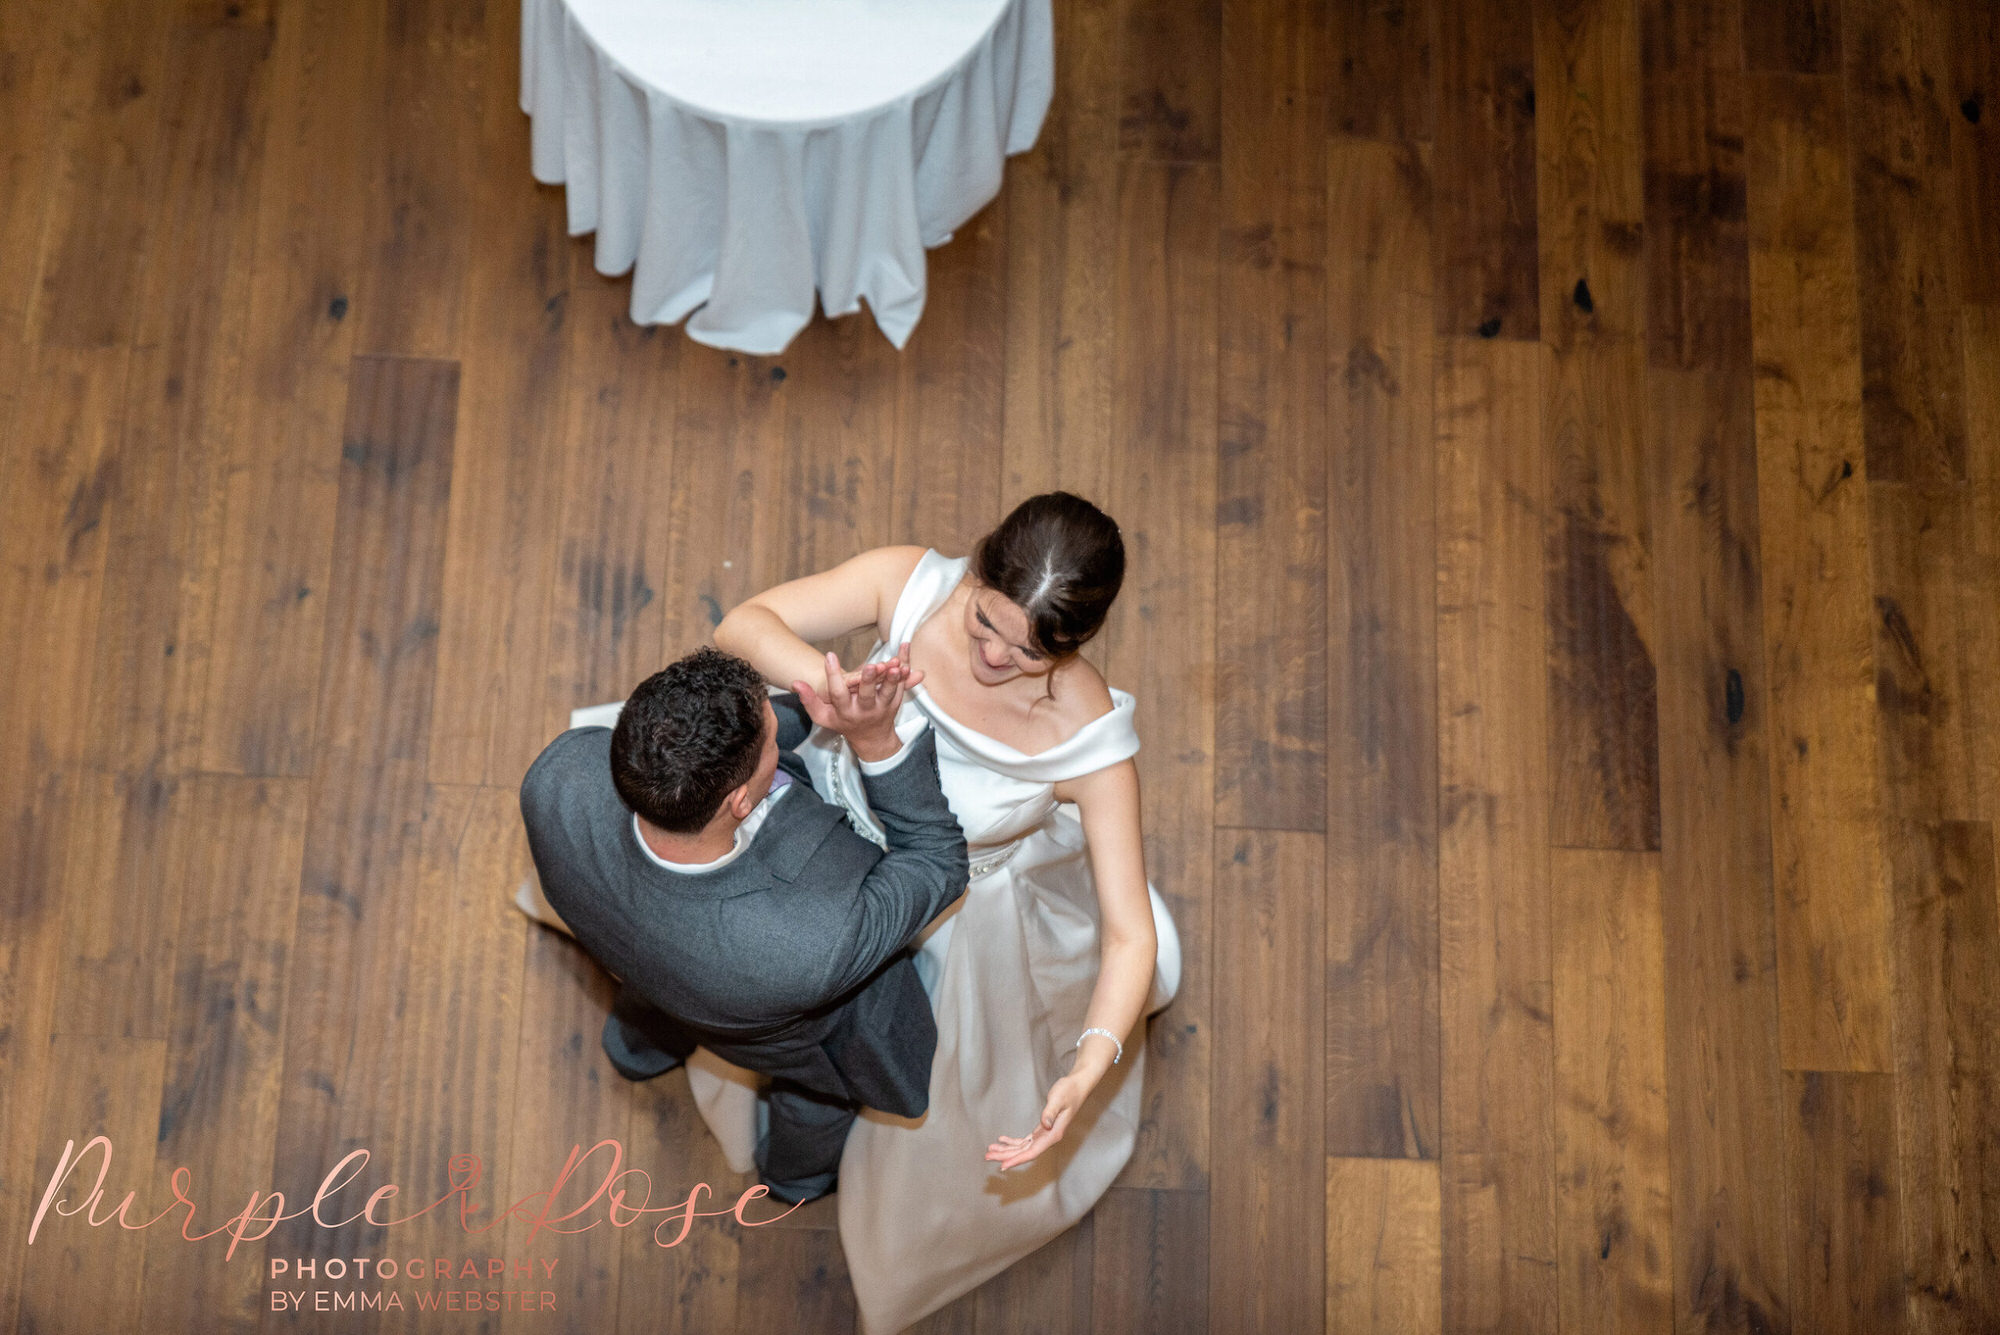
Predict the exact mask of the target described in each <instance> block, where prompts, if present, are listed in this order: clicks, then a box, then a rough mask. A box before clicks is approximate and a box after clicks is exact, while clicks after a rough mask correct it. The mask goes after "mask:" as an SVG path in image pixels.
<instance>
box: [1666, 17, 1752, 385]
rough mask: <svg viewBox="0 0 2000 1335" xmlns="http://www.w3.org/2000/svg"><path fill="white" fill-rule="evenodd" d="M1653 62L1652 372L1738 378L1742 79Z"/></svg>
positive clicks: (1744, 310) (1743, 295)
mask: <svg viewBox="0 0 2000 1335" xmlns="http://www.w3.org/2000/svg"><path fill="white" fill-rule="evenodd" d="M1645 59H1646V62H1647V71H1648V72H1647V80H1646V221H1645V230H1646V251H1645V254H1646V260H1645V263H1646V293H1647V299H1646V347H1647V363H1648V365H1651V366H1660V367H1675V368H1680V369H1691V368H1695V367H1708V368H1720V369H1724V370H1728V371H1731V372H1734V371H1736V370H1737V368H1739V367H1741V366H1743V365H1744V364H1746V363H1747V362H1748V360H1749V357H1750V318H1749V241H1748V231H1749V224H1748V213H1747V204H1746V187H1745V184H1744V179H1743V173H1744V165H1743V143H1744V116H1745V114H1746V112H1745V107H1744V91H1743V77H1742V76H1741V75H1740V74H1737V73H1735V72H1733V71H1728V70H1696V71H1693V72H1690V73H1686V74H1673V75H1668V74H1660V73H1656V72H1654V70H1653V68H1652V67H1653V62H1654V59H1655V57H1654V53H1653V50H1652V48H1651V47H1650V46H1649V47H1647V48H1646V51H1645ZM1650 397H1651V396H1650V395H1649V398H1650Z"/></svg>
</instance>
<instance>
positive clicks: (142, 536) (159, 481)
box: [87, 27, 270, 774]
mask: <svg viewBox="0 0 2000 1335" xmlns="http://www.w3.org/2000/svg"><path fill="white" fill-rule="evenodd" d="M269 47H270V36H269V34H268V33H267V32H263V31H258V30H253V29H248V28H234V27H231V28H219V29H211V28H195V27H177V28H175V29H174V30H173V32H172V34H171V36H170V37H169V39H168V40H167V50H168V59H167V63H166V69H165V71H164V72H163V73H164V87H163V88H162V90H161V94H160V95H161V98H162V100H163V103H164V107H163V115H164V117H165V120H166V127H165V129H164V130H163V131H162V133H161V135H160V143H159V146H158V155H159V161H158V162H157V163H156V164H155V167H154V170H155V171H156V173H157V175H158V177H159V180H158V184H157V189H156V191H155V198H154V199H153V200H152V201H151V213H150V217H149V221H148V237H149V240H148V244H147V252H146V264H145V266H144V270H143V273H142V275H141V277H140V280H139V284H138V290H137V294H136V305H137V311H136V313H135V315H134V317H133V319H134V326H135V327H134V333H133V352H132V365H131V370H130V374H129V376H128V378H127V383H126V387H125V402H124V405H123V407H124V412H123V430H122V435H121V438H120V441H119V468H120V485H119V488H118V496H117V502H116V503H115V504H113V505H111V506H109V507H108V508H107V511H106V515H105V523H106V527H107V549H106V559H105V571H104V589H103V594H102V607H101V610H100V612H99V623H100V624H99V628H98V644H97V653H96V656H95V662H94V663H93V665H92V667H93V671H92V677H91V688H90V689H91V696H92V698H93V699H94V700H95V701H96V703H97V707H96V708H95V709H93V710H92V711H91V718H90V725H89V731H88V734H87V736H88V742H89V747H90V751H91V755H92V758H93V762H94V763H95V764H97V765H100V766H104V767H106V768H115V769H121V770H124V771H126V772H129V773H139V772H144V771H148V770H153V771H157V772H159V773H163V774H174V773H179V772H184V771H186V770H189V769H192V768H193V767H194V766H195V765H196V763H197V762H198V760H199V753H200V738H201V728H202V712H203V700H204V696H205V692H206V685H207V674H208V667H209V662H210V659H211V657H212V650H211V627H210V622H211V619H212V616H213V611H214V595H213V581H214V579H215V575H216V568H217V563H218V561H219V560H220V558H221V555H222V549H223V535H224V533H225V531H226V529H225V526H226V524H227V516H226V515H225V513H224V501H225V498H226V495H227V489H228V481H227V480H228V471H227V466H226V465H227V461H228V459H229V454H230V451H229V442H230V439H231V434H230V433H231V428H232V425H233V424H232V422H231V414H232V402H231V386H232V384H233V382H234V380H235V378H236V376H237V375H238V374H239V373H240V368H241V367H242V365H243V358H244V351H245V350H244V343H245V338H246V335H247V327H246V326H247V317H248V314H249V312H248V296H249V290H250V281H251V274H252V269H253V254H252V247H253V242H254V236H253V231H254V228H253V224H254V219H255V212H256V201H257V180H258V172H257V164H258V162H259V160H260V158H261V154H262V149H263V127H264V124H265V122H266V120H267V108H266V106H265V95H266V90H267V86H268V83H269V77H270V65H269V61H268V53H269Z"/></svg>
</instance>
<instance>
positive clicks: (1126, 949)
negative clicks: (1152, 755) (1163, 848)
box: [986, 760, 1159, 1168]
mask: <svg viewBox="0 0 2000 1335" xmlns="http://www.w3.org/2000/svg"><path fill="white" fill-rule="evenodd" d="M1055 795H1056V797H1057V798H1058V799H1060V800H1062V801H1066V802H1075V803H1076V804H1077V808H1078V815H1079V816H1081V817H1082V820H1083V831H1084V838H1085V840H1086V841H1087V843H1088V845H1089V852H1090V872H1091V878H1092V879H1093V880H1094V881H1095V882H1096V885H1097V905H1098V918H1099V939H1100V944H1099V954H1098V971H1097V986H1096V988H1095V989H1094V990H1093V991H1092V992H1091V994H1090V1008H1089V1010H1088V1011H1086V1012H1085V1014H1084V1020H1083V1027H1084V1028H1086V1029H1103V1030H1108V1031H1109V1032H1111V1033H1113V1034H1115V1035H1117V1036H1118V1043H1117V1044H1114V1043H1113V1042H1112V1041H1111V1040H1110V1039H1107V1038H1105V1037H1104V1036H1103V1035H1101V1034H1092V1035H1090V1036H1089V1037H1088V1038H1085V1039H1083V1040H1082V1042H1081V1044H1079V1046H1078V1048H1077V1054H1076V1061H1075V1063H1074V1064H1073V1065H1072V1066H1071V1067H1070V1070H1069V1074H1068V1075H1066V1076H1064V1077H1062V1078H1061V1079H1060V1080H1058V1081H1056V1083H1055V1085H1054V1086H1053V1087H1052V1088H1051V1089H1050V1090H1049V1097H1048V1101H1047V1103H1046V1104H1045V1105H1044V1107H1043V1109H1042V1120H1041V1122H1040V1124H1039V1125H1037V1126H1036V1128H1035V1129H1034V1130H1033V1131H1032V1132H1030V1133H1029V1134H1028V1135H1026V1136H1001V1137H1000V1138H999V1139H998V1140H996V1141H995V1142H994V1143H993V1144H992V1145H991V1146H990V1147H988V1149H987V1151H986V1157H987V1158H988V1159H989V1160H992V1161H994V1162H997V1163H998V1164H999V1165H1000V1166H1001V1167H1002V1168H1013V1167H1017V1166H1019V1165H1020V1164H1024V1163H1029V1162H1032V1161H1033V1160H1034V1159H1035V1158H1037V1157H1038V1156H1040V1154H1041V1153H1042V1152H1043V1151H1044V1150H1046V1149H1048V1147H1049V1146H1051V1145H1053V1144H1055V1143H1056V1142H1057V1141H1059V1140H1061V1139H1062V1136H1063V1132H1064V1131H1066V1130H1068V1128H1069V1123H1070V1120H1071V1119H1072V1118H1074V1117H1075V1115H1076V1112H1077V1110H1078V1109H1079V1108H1080V1107H1082V1105H1083V1101H1084V1100H1085V1099H1087V1098H1089V1097H1090V1092H1091V1091H1092V1090H1093V1089H1095V1088H1097V1082H1098V1081H1100V1080H1102V1079H1103V1078H1104V1073H1105V1072H1106V1071H1109V1070H1110V1069H1111V1063H1112V1059H1113V1058H1114V1057H1115V1056H1117V1055H1118V1051H1119V1045H1120V1044H1122V1045H1123V1046H1124V1047H1126V1048H1127V1049H1129V1048H1130V1047H1131V1046H1132V1045H1133V1044H1135V1043H1140V1042H1144V1041H1145V1035H1144V1033H1143V1031H1141V1030H1140V1027H1139V1022H1140V1019H1141V1017H1142V1015H1143V1014H1144V1012H1145V1008H1146V997H1147V994H1148V993H1150V992H1151V991H1152V988H1153V968H1154V963H1155V958H1156V956H1157V955H1158V954H1159V939H1158V935H1157V933H1156V932H1155V931H1154V929H1153V902H1152V896H1151V895H1149V894H1148V893H1147V891H1146V856H1145V848H1144V845H1143V843H1142V841H1141V838H1140V833H1139V768H1138V766H1137V765H1135V764H1133V763H1132V762H1131V761H1130V760H1121V761H1119V762H1118V763H1117V764H1115V765H1111V766H1108V767H1106V768H1104V769H1101V770H1098V771H1096V772H1095V773H1092V774H1086V775H1084V776H1083V777H1082V778H1078V779H1070V780H1067V781H1065V782H1063V783H1059V784H1057V785H1056V790H1055Z"/></svg>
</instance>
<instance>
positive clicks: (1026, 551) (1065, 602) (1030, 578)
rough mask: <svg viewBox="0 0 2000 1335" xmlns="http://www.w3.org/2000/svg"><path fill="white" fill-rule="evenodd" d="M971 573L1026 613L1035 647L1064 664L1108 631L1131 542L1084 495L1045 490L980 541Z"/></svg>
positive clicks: (1023, 502) (1030, 498)
mask: <svg viewBox="0 0 2000 1335" xmlns="http://www.w3.org/2000/svg"><path fill="white" fill-rule="evenodd" d="M972 574H973V577H974V578H976V579H977V580H978V581H979V582H980V583H981V584H984V585H985V586H986V587H987V588H989V589H992V590H993V591H994V592H995V593H998V594H1000V595H1001V596H1002V597H1005V598H1007V599H1008V600H1009V601H1011V602H1013V603H1014V604H1015V605H1016V606H1018V607H1019V608H1020V609H1021V610H1022V611H1023V612H1026V613H1027V614H1028V626H1029V633H1030V635H1031V636H1032V637H1033V643H1034V647H1035V648H1036V649H1038V650H1040V651H1041V652H1042V653H1045V654H1047V655H1048V656H1049V657H1050V658H1053V659H1058V660H1060V659H1064V658H1068V657H1069V656H1070V655H1072V654H1074V653H1075V652H1076V651H1077V650H1078V649H1081V648H1082V647H1083V646H1084V644H1086V643H1087V642H1088V641H1089V640H1090V638H1091V637H1092V636H1093V635H1095V634H1097V632H1098V631H1100V630H1102V629H1103V628H1104V618H1105V615H1106V614H1107V613H1109V612H1110V610H1111V603H1112V601H1113V600H1114V599H1116V598H1117V597H1118V588H1119V585H1121V584H1123V583H1124V581H1125V542H1124V539H1122V538H1120V537H1119V536H1118V525H1117V524H1116V523H1115V522H1113V521H1112V518H1111V516H1110V515H1107V514H1105V513H1104V511H1102V510H1100V509H1098V508H1097V507H1096V506H1094V505H1092V504H1091V503H1090V502H1089V501H1086V500H1085V499H1083V497H1081V496H1077V495H1074V494H1073V493H1070V492H1067V491H1047V492H1043V493H1042V494H1041V495H1039V496H1030V497H1029V498H1028V499H1027V500H1025V501H1022V502H1021V503H1020V504H1019V505H1017V506H1015V507H1014V509H1013V511H1012V512H1011V513H1010V514H1009V515H1008V516H1007V517H1006V518H1005V519H1003V520H1001V521H1000V526H999V527H998V528H996V529H994V530H993V531H992V532H991V533H988V534H987V535H986V536H985V537H983V538H981V539H980V540H979V544H978V545H977V546H976V547H974V548H973V549H972Z"/></svg>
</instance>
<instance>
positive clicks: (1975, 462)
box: [1958, 306, 2000, 828]
mask: <svg viewBox="0 0 2000 1335" xmlns="http://www.w3.org/2000/svg"><path fill="white" fill-rule="evenodd" d="M1965 370H1966V376H1965V381H1966V398H1965V420H1966V442H1967V444H1968V445H1969V446H1970V453H1969V454H1968V456H1967V459H1966V471H1967V472H1968V473H1969V474H1970V476H1971V488H1970V491H1969V494H1968V495H1967V497H1966V503H1967V504H1968V505H1969V506H1970V507H1971V527H1972V533H1971V541H1969V542H1967V543H1966V544H1965V546H1964V547H1962V548H1961V549H1960V550H1959V556H1958V596H1959V607H1960V615H1959V626H1960V628H1961V630H1962V632H1963V638H1962V639H1961V640H1960V650H1961V656H1962V661H1963V664H1964V669H1963V671H1962V673H1961V674H1960V675H1961V678H1962V679H1963V681H1964V682H1965V708H1966V718H1967V721H1968V723H1969V725H1970V728H1971V733H1972V764H1973V769H1974V781H1975V784H1976V786H1977V788H1978V790H1979V818H1980V819H1981V820H1984V821H1987V822H1988V823H1990V824H1992V825H1994V826H1995V828H2000V673H1995V672H1994V671H1993V670H1992V666H1993V664H1994V663H1996V662H2000V616H1994V615H1992V612H1993V609H1994V608H1995V607H2000V306H1968V307H1966V309H1965Z"/></svg>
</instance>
